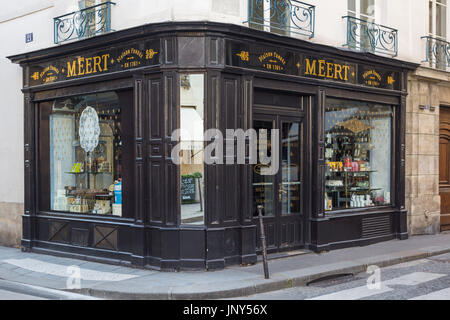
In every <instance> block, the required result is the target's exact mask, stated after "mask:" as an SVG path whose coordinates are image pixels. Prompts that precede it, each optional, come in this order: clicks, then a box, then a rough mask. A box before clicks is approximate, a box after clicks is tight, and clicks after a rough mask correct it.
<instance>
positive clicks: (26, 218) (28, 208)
mask: <svg viewBox="0 0 450 320" xmlns="http://www.w3.org/2000/svg"><path fill="white" fill-rule="evenodd" d="M26 69H28V67H25V68H24V72H26ZM35 114H36V112H35V106H34V103H33V94H32V93H31V92H29V91H25V92H24V161H25V162H24V171H25V175H24V176H25V180H24V188H25V198H24V214H23V216H22V250H26V251H28V250H30V249H31V247H32V245H33V244H32V241H33V240H34V239H35V236H36V235H35V228H36V227H35V222H34V221H35V219H34V218H35V216H36V198H35V196H34V195H35V194H36V181H35V180H36V179H35V172H36V169H37V168H36V162H35V161H34V159H35V158H36V157H35V147H36V146H35V144H34V141H35Z"/></svg>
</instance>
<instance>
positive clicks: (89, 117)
mask: <svg viewBox="0 0 450 320" xmlns="http://www.w3.org/2000/svg"><path fill="white" fill-rule="evenodd" d="M78 134H79V135H80V145H81V147H82V148H83V149H84V151H86V152H92V151H94V149H95V148H96V147H97V145H98V138H99V136H100V125H99V121H98V114H97V111H95V109H94V108H92V107H89V106H88V107H86V109H84V110H83V112H82V113H81V118H80V128H79V130H78Z"/></svg>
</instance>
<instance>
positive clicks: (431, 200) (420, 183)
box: [406, 68, 450, 235]
mask: <svg viewBox="0 0 450 320" xmlns="http://www.w3.org/2000/svg"><path fill="white" fill-rule="evenodd" d="M408 91H409V96H408V98H407V110H406V208H407V210H408V232H409V234H411V235H416V234H436V233H439V232H440V203H441V202H440V196H439V106H440V105H443V104H446V100H447V99H448V98H449V96H450V77H449V74H448V73H446V72H441V71H436V70H433V69H429V68H419V69H418V70H417V71H415V72H414V73H411V74H410V75H409V79H408ZM420 106H431V107H432V108H434V111H433V110H432V108H425V110H422V109H421V108H420Z"/></svg>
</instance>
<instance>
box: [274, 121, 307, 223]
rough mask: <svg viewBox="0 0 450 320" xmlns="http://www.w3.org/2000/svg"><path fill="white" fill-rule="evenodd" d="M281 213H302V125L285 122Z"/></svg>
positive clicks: (283, 124)
mask: <svg viewBox="0 0 450 320" xmlns="http://www.w3.org/2000/svg"><path fill="white" fill-rule="evenodd" d="M281 129H282V130H281V139H282V140H281V165H282V172H281V175H282V176H281V186H280V190H279V192H280V199H281V213H282V214H295V213H297V214H298V213H300V190H301V180H300V174H301V172H300V155H301V154H302V153H301V150H300V132H299V130H300V124H299V123H298V122H283V123H282V128H281Z"/></svg>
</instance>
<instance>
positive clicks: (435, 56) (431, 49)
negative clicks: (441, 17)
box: [422, 36, 450, 70]
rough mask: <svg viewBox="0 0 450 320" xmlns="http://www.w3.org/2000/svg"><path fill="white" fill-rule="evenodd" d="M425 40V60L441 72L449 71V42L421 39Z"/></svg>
mask: <svg viewBox="0 0 450 320" xmlns="http://www.w3.org/2000/svg"><path fill="white" fill-rule="evenodd" d="M422 39H426V40H427V52H426V60H425V61H424V62H429V63H430V66H431V67H433V68H436V69H441V70H447V69H449V70H450V42H447V41H444V40H441V39H437V38H433V37H430V36H426V37H422Z"/></svg>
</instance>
